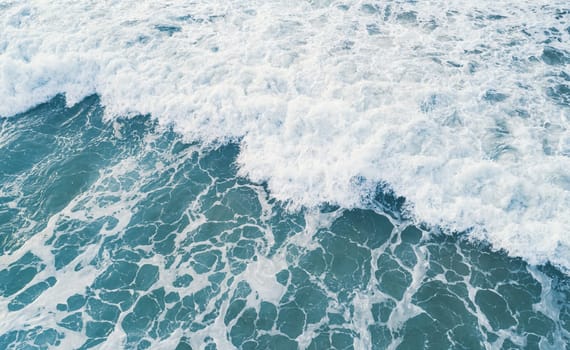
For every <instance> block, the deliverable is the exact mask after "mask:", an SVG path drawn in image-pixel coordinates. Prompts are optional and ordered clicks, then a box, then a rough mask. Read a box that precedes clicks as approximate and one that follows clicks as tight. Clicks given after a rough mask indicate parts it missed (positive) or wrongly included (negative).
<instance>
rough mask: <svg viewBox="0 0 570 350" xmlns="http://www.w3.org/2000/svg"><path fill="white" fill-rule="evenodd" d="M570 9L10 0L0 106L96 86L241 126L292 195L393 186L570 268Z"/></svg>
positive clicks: (154, 106)
mask: <svg viewBox="0 0 570 350" xmlns="http://www.w3.org/2000/svg"><path fill="white" fill-rule="evenodd" d="M564 6H566V7H567V2H566V1H562V0H555V1H544V0H538V1H503V2H497V1H490V0H484V1H478V2H465V1H459V0H452V1H439V0H438V1H430V2H418V3H415V2H405V3H404V2H400V1H395V2H391V1H382V2H379V1H369V2H364V1H327V0H322V1H293V2H291V1H277V0H273V1H257V0H252V1H204V0H196V1H189V2H184V3H181V2H173V1H169V2H161V3H160V4H157V3H154V2H150V1H121V2H118V1H117V2H80V1H55V2H54V1H52V2H44V1H19V2H2V3H0V29H1V30H0V33H1V34H0V101H2V103H1V104H0V115H2V116H10V115H13V114H15V113H18V112H22V111H25V110H26V109H28V108H30V107H32V106H34V105H35V104H38V103H40V102H43V101H46V100H48V99H49V98H51V97H53V96H54V95H56V94H58V93H65V94H66V97H67V101H68V103H70V104H73V103H75V102H77V101H79V100H80V99H81V98H83V97H85V96H86V95H89V94H93V93H97V94H99V95H100V96H101V98H102V102H103V104H104V105H105V107H106V112H107V115H108V117H109V118H113V117H114V116H118V115H133V114H138V113H143V114H151V115H152V116H153V117H154V118H156V119H157V120H158V121H159V122H160V123H161V124H163V125H169V126H170V125H171V126H173V127H174V129H175V130H177V131H179V132H181V133H182V134H184V135H185V136H186V137H187V138H188V139H192V140H201V141H203V142H206V143H219V142H226V141H229V140H235V141H237V140H239V142H241V153H240V155H239V160H238V161H239V164H240V166H241V174H243V175H246V176H249V177H250V178H251V179H252V180H254V181H266V182H267V183H268V185H269V188H270V190H271V192H272V195H273V196H275V197H276V198H278V199H280V200H288V201H290V202H291V203H293V205H305V206H314V205H317V204H319V203H323V202H330V203H336V204H340V205H342V206H345V207H354V206H358V205H361V204H362V203H361V199H362V195H363V193H364V192H365V191H366V190H367V188H366V186H363V185H361V183H362V182H363V183H365V184H370V183H377V182H385V183H387V184H389V185H390V186H391V188H392V189H393V190H394V191H395V192H396V193H397V194H398V195H402V196H404V197H406V199H407V201H408V205H409V206H410V209H411V211H412V212H413V213H414V214H415V216H416V217H417V219H418V220H421V221H425V222H427V223H429V224H437V225H441V226H443V227H444V228H447V229H450V230H459V231H461V230H466V229H469V228H473V231H472V235H473V236H474V237H478V238H481V239H486V240H488V241H489V242H491V243H492V244H493V246H494V247H496V248H502V249H506V250H507V251H508V252H509V253H510V254H512V255H517V256H522V257H524V258H526V259H527V260H528V261H530V262H532V263H541V262H545V261H547V260H550V261H551V262H553V263H555V264H557V265H560V266H563V267H565V268H570V254H568V252H569V251H570V236H569V235H568V232H569V230H570V172H569V170H568V169H570V158H569V156H570V133H569V131H568V129H569V119H570V108H569V107H568V101H567V100H568V99H570V96H569V95H568V93H566V95H564V93H565V92H564V90H563V86H564V84H566V86H567V85H568V82H567V81H566V82H565V79H570V77H568V75H564V74H565V73H564V71H565V69H566V70H567V64H568V63H569V62H570V56H569V55H570V54H569V53H568V52H569V51H570V48H569V47H568V44H567V43H568V42H569V41H570V32H569V29H567V27H568V25H569V24H568V23H569V19H570V16H569V15H568V14H567V12H568V11H567V9H566V14H565V12H564V11H562V10H563V9H564ZM544 50H546V52H545V51H544ZM549 50H550V51H549ZM566 73H568V72H567V71H566ZM561 86H562V90H560V87H561ZM557 88H558V89H559V90H558V93H559V94H558V95H557V96H555V95H553V92H556V91H557V90H556V89H557ZM565 99H566V100H565ZM564 103H566V105H564ZM124 136H128V135H124ZM355 179H365V180H366V181H355Z"/></svg>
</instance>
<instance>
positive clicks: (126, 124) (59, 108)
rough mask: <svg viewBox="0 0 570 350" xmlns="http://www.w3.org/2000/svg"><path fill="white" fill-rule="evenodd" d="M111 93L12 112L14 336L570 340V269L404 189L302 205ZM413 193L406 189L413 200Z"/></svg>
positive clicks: (17, 344)
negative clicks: (432, 214)
mask: <svg viewBox="0 0 570 350" xmlns="http://www.w3.org/2000/svg"><path fill="white" fill-rule="evenodd" d="M102 117H103V107H102V106H101V104H100V100H99V97H97V96H90V97H88V98H86V99H84V100H83V101H81V102H80V103H78V104H76V105H75V106H73V107H66V106H65V100H64V98H63V97H62V96H58V97H56V98H54V99H52V100H51V101H50V102H48V103H45V104H42V105H40V106H38V107H36V108H34V109H32V110H30V111H28V112H26V113H23V114H20V115H17V116H15V117H13V118H8V119H0V144H1V147H2V155H1V156H0V185H1V187H0V232H1V236H0V314H1V315H2V316H1V317H0V348H2V349H48V348H54V347H55V348H63V349H72V348H77V349H87V348H102V349H110V348H126V349H177V350H182V349H209V350H211V349H230V348H240V349H299V348H302V349H388V348H391V349H495V348H497V349H498V348H501V349H539V348H540V349H563V348H567V349H569V348H570V346H569V345H568V344H570V336H569V335H570V333H569V332H570V303H569V301H570V279H569V278H568V276H567V275H565V274H563V273H562V272H560V271H559V270H557V269H556V268H554V267H552V266H550V265H548V264H547V265H542V266H532V265H529V264H527V263H526V262H525V261H523V260H522V259H520V258H511V257H508V256H507V255H506V254H505V253H502V252H496V251H492V250H491V249H490V247H489V246H487V245H486V244H485V243H482V242H474V241H471V240H469V239H467V237H468V234H461V233H458V234H454V235H451V236H450V235H444V234H440V233H438V232H437V230H436V229H435V228H429V227H418V226H414V225H412V224H411V223H410V221H409V220H408V219H406V217H405V215H402V213H401V212H398V208H399V207H400V206H401V203H399V202H398V198H396V197H394V196H392V195H390V194H389V193H384V194H382V193H378V195H377V196H376V198H375V200H374V201H375V203H376V208H384V211H381V210H380V209H376V210H370V209H352V210H346V209H342V208H339V207H335V206H321V207H320V208H319V209H313V210H309V209H304V210H300V211H291V210H287V208H286V204H285V203H281V202H278V201H276V200H275V199H273V198H272V197H271V196H270V194H269V193H268V191H267V188H266V186H265V185H264V184H263V183H252V182H251V181H248V180H246V179H244V178H242V177H240V176H238V175H237V166H236V163H235V162H236V157H237V155H238V153H239V146H238V145H236V144H231V143H230V144H227V145H222V146H217V147H211V146H210V147H203V146H202V145H200V144H198V143H187V142H184V141H183V140H182V139H181V137H180V135H178V134H176V133H174V132H172V131H169V130H167V129H166V130H165V129H164V128H160V127H158V126H157V124H156V122H154V121H153V120H151V119H150V118H149V117H147V116H137V117H132V118H128V119H117V120H115V121H113V122H105V121H103V119H102ZM399 200H400V201H401V199H399Z"/></svg>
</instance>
